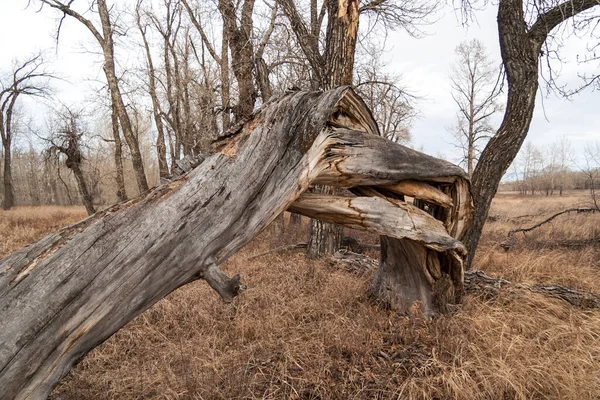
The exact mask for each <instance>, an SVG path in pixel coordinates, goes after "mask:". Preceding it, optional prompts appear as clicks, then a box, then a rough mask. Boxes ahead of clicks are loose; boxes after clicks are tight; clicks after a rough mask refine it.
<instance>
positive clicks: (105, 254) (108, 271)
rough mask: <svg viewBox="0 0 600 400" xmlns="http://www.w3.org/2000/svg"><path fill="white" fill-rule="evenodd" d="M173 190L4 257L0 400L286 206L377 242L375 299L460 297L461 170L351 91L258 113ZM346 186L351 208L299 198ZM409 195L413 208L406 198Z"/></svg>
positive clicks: (344, 202) (32, 385) (431, 303)
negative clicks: (390, 125) (380, 118)
mask: <svg viewBox="0 0 600 400" xmlns="http://www.w3.org/2000/svg"><path fill="white" fill-rule="evenodd" d="M217 145H218V147H216V148H215V151H214V153H213V154H211V155H209V156H208V157H207V158H206V159H205V160H204V161H203V162H202V163H201V164H200V165H198V166H197V167H196V168H194V169H192V170H191V171H190V172H189V173H187V174H186V175H184V176H183V177H181V178H178V180H177V181H176V182H177V184H173V183H167V184H165V185H163V186H159V187H157V188H155V189H153V190H152V191H150V193H148V194H147V195H145V196H144V197H143V198H140V199H137V200H136V201H131V202H128V203H124V204H121V205H117V206H114V207H111V208H109V209H107V210H106V211H103V212H100V213H97V214H95V215H93V216H92V217H90V218H88V219H87V220H85V221H83V222H82V223H80V224H78V225H76V226H74V227H72V228H69V229H67V230H65V231H63V232H59V233H57V234H53V235H50V236H48V237H46V238H44V239H42V240H40V241H38V242H37V243H34V244H32V245H30V246H28V247H26V248H24V249H22V250H19V251H17V252H15V253H13V254H11V255H9V256H7V257H6V258H4V259H2V260H0V320H1V321H2V324H3V328H2V330H0V388H2V389H1V392H2V393H0V397H2V398H10V399H13V398H16V399H25V398H27V399H43V398H46V397H47V396H48V395H49V394H50V392H51V391H52V389H53V388H54V386H55V385H56V384H57V383H58V381H59V380H60V379H61V378H62V377H63V376H64V375H66V374H67V373H68V371H69V370H70V368H71V367H72V366H73V364H74V363H75V362H77V360H79V359H81V357H83V356H84V355H85V354H86V353H87V352H88V351H90V350H91V349H92V348H94V347H95V346H97V345H98V344H100V343H102V342H103V341H104V340H106V339H107V338H108V337H109V336H110V335H112V334H113V333H115V332H116V331H117V330H118V329H120V328H121V327H122V326H124V325H125V324H126V323H127V322H129V321H130V320H132V319H133V318H134V317H135V316H137V315H139V314H140V313H141V312H143V311H144V310H146V309H147V308H148V307H150V306H151V305H152V304H154V303H155V302H157V301H158V300H160V299H161V298H163V297H164V296H166V295H167V294H169V293H171V292H172V291H173V290H175V289H176V288H178V287H180V286H182V285H184V284H186V283H188V282H191V281H193V280H196V279H205V280H206V281H207V282H208V283H209V284H210V286H211V287H212V288H214V289H215V290H216V291H217V292H218V293H219V294H220V295H221V297H222V298H223V299H224V300H226V301H230V300H231V299H232V298H233V297H234V296H236V295H238V294H239V293H241V292H242V291H243V290H244V289H245V286H244V284H243V283H242V280H243V279H240V277H239V276H234V277H233V278H232V279H230V278H229V277H227V275H225V274H224V273H223V272H222V271H221V270H220V269H219V267H218V265H219V264H221V263H222V262H224V261H225V260H226V259H227V258H228V257H230V256H231V255H232V254H234V253H235V252H236V251H238V250H239V249H240V248H241V247H242V246H244V245H245V244H246V243H247V242H248V241H250V240H251V239H252V238H253V237H254V236H255V235H256V234H257V233H258V232H260V231H261V230H262V229H263V228H265V227H266V226H267V225H268V224H269V223H271V222H272V221H273V220H274V219H275V218H276V217H277V216H278V215H279V214H281V213H282V212H283V211H285V210H286V209H290V210H293V211H295V212H299V213H302V214H305V215H308V216H310V217H314V218H320V219H323V220H326V221H331V222H336V223H338V224H343V225H347V226H350V227H353V228H356V229H363V230H367V231H370V232H375V233H378V234H380V235H382V236H381V244H382V245H381V259H380V263H379V269H378V271H377V273H376V275H375V279H374V281H373V285H372V287H371V291H372V293H373V294H374V295H375V296H377V297H378V298H380V299H381V300H382V301H385V302H387V303H388V304H389V305H390V306H391V307H393V308H395V309H397V310H398V311H399V312H411V311H412V312H415V310H418V311H419V312H421V313H423V314H425V315H433V314H435V313H436V312H438V311H444V310H445V305H446V303H452V302H457V301H459V300H460V296H461V294H462V287H463V270H462V265H463V261H464V258H465V254H466V252H465V248H464V246H463V245H462V244H461V243H460V240H461V238H462V236H463V234H464V232H465V230H466V229H467V227H468V225H469V223H470V217H471V213H472V204H471V197H470V194H469V183H468V181H467V179H466V176H465V174H464V172H463V171H462V170H461V169H460V168H458V167H456V166H455V165H452V164H450V163H448V162H446V161H443V160H438V159H436V158H433V157H430V156H427V155H425V154H422V153H419V152H417V151H414V150H411V149H409V148H406V147H403V146H400V145H398V144H395V143H392V142H390V141H388V140H386V139H384V138H382V137H381V136H379V135H378V128H377V125H376V123H375V121H374V120H373V117H372V115H371V113H370V111H369V110H368V109H367V107H366V106H365V104H364V103H363V101H362V100H361V99H360V98H359V97H358V96H357V95H356V94H355V93H354V91H352V89H350V88H348V87H340V88H337V89H335V90H331V91H327V92H301V91H293V92H289V93H287V94H285V95H284V96H282V97H281V98H279V99H277V100H273V101H271V102H269V103H267V104H265V105H264V106H263V107H262V109H261V110H259V111H258V112H257V113H255V114H254V116H252V117H251V118H250V119H249V120H248V121H246V122H245V123H244V124H241V125H240V126H238V127H237V128H236V129H235V130H234V131H232V132H230V133H229V134H228V135H227V136H226V137H225V138H223V139H221V140H220V141H219V143H218V144H217ZM317 184H320V185H322V184H324V185H331V186H338V187H342V188H347V189H348V190H349V194H348V197H340V196H325V195H317V194H311V193H307V192H306V191H307V189H309V187H310V186H312V185H317ZM406 196H410V197H411V198H412V199H414V201H408V198H407V197H406Z"/></svg>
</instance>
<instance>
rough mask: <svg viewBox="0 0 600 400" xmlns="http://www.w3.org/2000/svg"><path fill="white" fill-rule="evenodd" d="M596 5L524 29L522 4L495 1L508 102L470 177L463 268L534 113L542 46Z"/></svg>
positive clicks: (591, 1)
mask: <svg viewBox="0 0 600 400" xmlns="http://www.w3.org/2000/svg"><path fill="white" fill-rule="evenodd" d="M597 5H598V2H597V1H596V0H581V1H575V2H571V1H565V2H563V3H561V4H558V5H557V6H555V7H553V8H551V9H550V10H548V11H546V12H544V13H541V14H540V15H539V16H538V17H537V20H536V21H535V23H533V24H532V25H531V27H530V28H529V29H528V25H527V23H526V21H525V14H524V9H525V7H524V5H523V0H501V1H500V2H499V5H498V34H499V39H500V53H501V55H502V62H503V64H504V68H505V71H506V79H507V84H508V97H507V103H506V110H505V113H504V118H503V120H502V124H501V125H500V128H499V129H498V132H497V133H496V134H495V135H494V136H493V137H492V138H491V139H490V141H489V142H488V144H487V146H486V147H485V149H484V150H483V152H482V154H481V157H480V158H479V162H478V163H477V166H476V167H475V171H474V173H473V180H472V193H473V202H474V204H475V214H474V218H473V225H472V226H471V229H470V230H469V232H468V234H467V235H466V236H465V239H464V242H465V245H466V246H467V248H468V249H469V257H468V259H467V268H470V266H471V263H472V261H473V257H474V255H475V250H476V248H477V244H478V243H479V238H480V237H481V232H482V230H483V225H484V223H485V220H486V218H487V215H488V212H489V209H490V205H491V203H492V199H493V197H494V195H495V194H496V191H497V190H498V185H499V184H500V180H501V179H502V177H503V176H504V173H505V172H506V170H507V169H508V167H509V166H510V164H511V163H512V161H513V160H514V159H515V157H516V156H517V154H518V152H519V150H520V148H521V146H522V144H523V142H524V141H525V138H526V137H527V132H528V131H529V125H530V123H531V119H532V116H533V110H534V108H535V96H536V93H537V89H538V74H539V69H538V62H539V57H540V54H541V53H542V46H543V45H544V42H545V41H546V38H547V37H548V35H549V34H550V32H551V31H552V30H553V29H554V28H556V27H557V26H558V25H560V24H561V23H562V22H564V21H566V20H567V19H569V18H571V17H572V16H574V15H576V14H578V13H580V12H583V11H585V10H588V9H590V8H592V7H595V6H597Z"/></svg>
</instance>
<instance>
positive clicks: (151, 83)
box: [135, 0, 169, 178]
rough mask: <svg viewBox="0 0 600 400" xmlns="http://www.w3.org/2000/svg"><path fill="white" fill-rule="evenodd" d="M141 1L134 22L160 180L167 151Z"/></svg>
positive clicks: (165, 169) (165, 170)
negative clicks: (143, 65)
mask: <svg viewBox="0 0 600 400" xmlns="http://www.w3.org/2000/svg"><path fill="white" fill-rule="evenodd" d="M141 2H142V0H138V1H137V3H136V6H135V21H136V24H137V27H138V30H139V31H140V34H141V36H142V41H143V43H144V50H145V54H146V65H147V69H148V93H149V94H150V99H151V100H152V111H153V115H154V123H155V125H156V131H157V132H158V135H157V138H156V153H157V156H158V171H159V176H160V177H161V178H166V177H167V176H169V166H168V164H167V149H166V147H165V130H164V126H163V121H162V109H161V106H160V101H159V99H158V94H157V89H156V71H155V69H154V62H153V60H152V53H151V51H150V45H149V43H148V39H147V38H146V29H147V25H146V24H145V23H144V22H143V21H142V16H141V11H140V6H141Z"/></svg>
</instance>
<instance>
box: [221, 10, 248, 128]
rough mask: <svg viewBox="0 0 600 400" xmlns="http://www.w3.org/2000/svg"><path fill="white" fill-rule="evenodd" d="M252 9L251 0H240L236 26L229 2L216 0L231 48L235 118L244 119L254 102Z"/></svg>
mask: <svg viewBox="0 0 600 400" xmlns="http://www.w3.org/2000/svg"><path fill="white" fill-rule="evenodd" d="M253 10H254V0H244V2H243V5H242V11H241V16H240V18H239V19H240V24H239V26H238V23H237V19H238V17H237V15H236V7H235V5H234V3H233V1H232V0H219V11H220V12H221V16H222V17H223V26H224V28H225V29H227V39H228V42H229V48H230V49H231V59H232V63H231V69H232V70H233V74H234V76H235V79H236V80H237V83H238V93H239V94H238V102H237V104H236V105H235V106H234V107H233V113H234V115H235V119H236V121H241V120H244V119H245V118H248V117H249V116H250V115H251V114H252V111H253V110H254V102H255V101H256V90H255V89H254V74H253V70H254V46H253V45H252V41H251V40H250V37H251V36H252V13H253ZM223 67H224V65H221V68H223ZM227 68H228V66H227Z"/></svg>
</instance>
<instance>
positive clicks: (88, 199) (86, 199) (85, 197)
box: [71, 165, 96, 215]
mask: <svg viewBox="0 0 600 400" xmlns="http://www.w3.org/2000/svg"><path fill="white" fill-rule="evenodd" d="M71 171H73V174H74V175H75V179H76V180H77V186H78V187H79V193H80V194H81V201H82V203H83V205H84V206H85V210H86V211H87V213H88V215H92V214H94V213H95V212H96V210H94V202H93V200H92V196H91V195H90V191H89V190H88V187H87V185H86V183H85V178H84V176H83V172H82V171H81V168H80V166H79V165H77V166H72V167H71Z"/></svg>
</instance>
